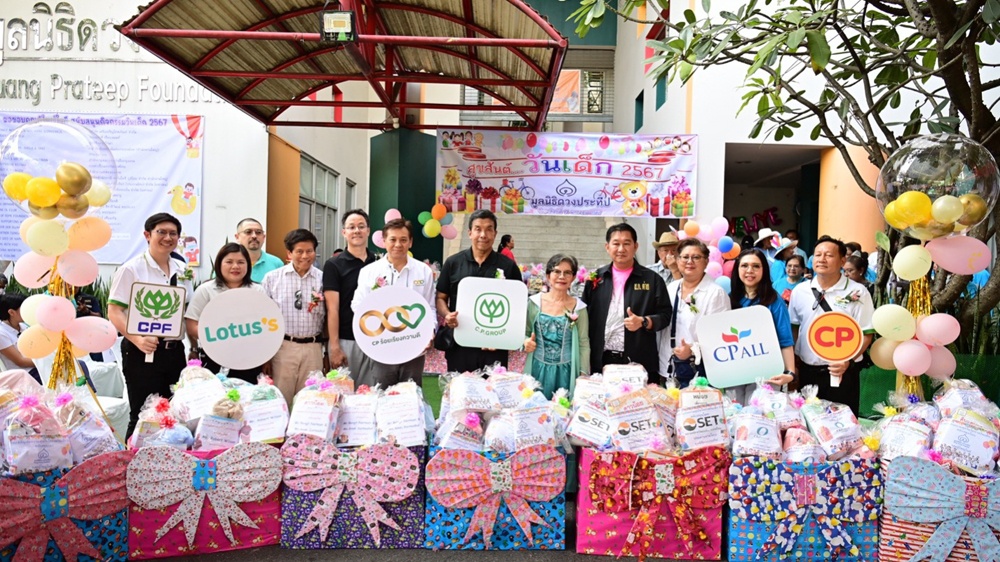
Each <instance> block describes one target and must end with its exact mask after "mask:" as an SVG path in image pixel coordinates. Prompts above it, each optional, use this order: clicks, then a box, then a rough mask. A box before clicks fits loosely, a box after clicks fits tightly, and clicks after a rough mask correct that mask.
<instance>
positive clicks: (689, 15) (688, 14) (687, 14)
mask: <svg viewBox="0 0 1000 562" xmlns="http://www.w3.org/2000/svg"><path fill="white" fill-rule="evenodd" d="M684 19H685V20H687V22H688V23H694V22H696V21H697V20H698V18H696V17H695V15H694V11H692V10H684Z"/></svg>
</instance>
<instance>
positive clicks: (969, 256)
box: [927, 236, 993, 275]
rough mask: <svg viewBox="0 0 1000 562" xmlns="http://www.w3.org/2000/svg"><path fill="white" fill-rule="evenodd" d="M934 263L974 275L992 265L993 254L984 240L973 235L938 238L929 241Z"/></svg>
mask: <svg viewBox="0 0 1000 562" xmlns="http://www.w3.org/2000/svg"><path fill="white" fill-rule="evenodd" d="M927 251H928V252H930V254H931V258H933V259H934V263H936V264H938V265H939V266H941V267H942V268H943V269H945V270H947V271H950V272H952V273H957V274H959V275H972V274H973V273H978V272H980V271H982V270H984V269H986V268H987V267H989V266H990V261H991V259H992V257H993V254H991V253H990V249H989V247H988V246H987V245H986V244H984V243H983V241H982V240H979V239H977V238H973V237H971V236H952V237H949V238H938V239H936V240H931V241H930V242H928V243H927Z"/></svg>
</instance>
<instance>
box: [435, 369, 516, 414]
mask: <svg viewBox="0 0 1000 562" xmlns="http://www.w3.org/2000/svg"><path fill="white" fill-rule="evenodd" d="M448 401H449V403H450V404H449V410H450V411H459V410H461V411H463V412H490V411H499V410H500V409H501V408H502V407H503V406H502V405H501V404H500V399H499V398H498V397H497V393H496V391H495V390H493V385H491V384H490V383H489V382H488V381H486V380H485V379H483V378H481V377H480V376H479V375H475V374H462V375H458V376H455V377H452V379H451V384H449V385H448Z"/></svg>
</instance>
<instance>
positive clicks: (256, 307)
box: [198, 288, 285, 369]
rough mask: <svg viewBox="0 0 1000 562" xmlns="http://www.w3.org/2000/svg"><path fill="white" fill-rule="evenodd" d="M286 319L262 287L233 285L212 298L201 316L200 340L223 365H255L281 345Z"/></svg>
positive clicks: (258, 364)
mask: <svg viewBox="0 0 1000 562" xmlns="http://www.w3.org/2000/svg"><path fill="white" fill-rule="evenodd" d="M284 335H285V319H284V317H283V316H282V314H281V309H280V308H278V305H277V303H275V302H274V301H273V300H271V299H270V298H268V296H267V295H265V294H264V293H263V292H261V291H260V290H258V289H252V288H243V289H229V290H228V291H225V292H223V293H220V294H218V295H216V296H215V297H213V298H212V300H210V301H209V302H208V304H206V305H205V309H204V310H202V311H201V316H200V317H199V319H198V343H199V344H200V345H201V348H202V349H203V350H204V351H205V354H206V355H208V356H209V357H211V358H212V361H215V362H216V363H218V364H219V365H222V366H223V367H229V368H230V369H252V368H254V367H259V366H260V365H263V364H264V363H266V362H267V361H269V360H270V359H271V358H272V357H274V354H275V353H277V352H278V348H280V347H281V342H282V339H283V337H284Z"/></svg>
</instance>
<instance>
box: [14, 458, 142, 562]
mask: <svg viewBox="0 0 1000 562" xmlns="http://www.w3.org/2000/svg"><path fill="white" fill-rule="evenodd" d="M131 457H132V453H131V452H130V451H118V452H114V453H104V454H101V455H98V456H96V457H93V458H91V459H88V460H86V461H83V462H82V463H80V464H79V465H77V466H76V467H75V468H73V469H70V470H66V469H58V470H52V471H49V472H38V473H34V474H22V475H19V476H17V477H15V478H4V479H3V480H2V481H0V498H2V501H0V545H4V546H3V547H2V548H0V560H4V561H8V560H17V561H18V562H42V561H45V562H60V561H62V560H70V561H72V562H76V560H77V559H78V557H79V556H83V557H90V558H92V559H96V560H103V561H111V562H124V561H125V560H127V559H128V496H127V495H126V493H125V490H124V489H123V488H122V486H121V481H122V479H123V478H124V477H125V472H126V470H127V469H128V463H129V459H130V458H131Z"/></svg>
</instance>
